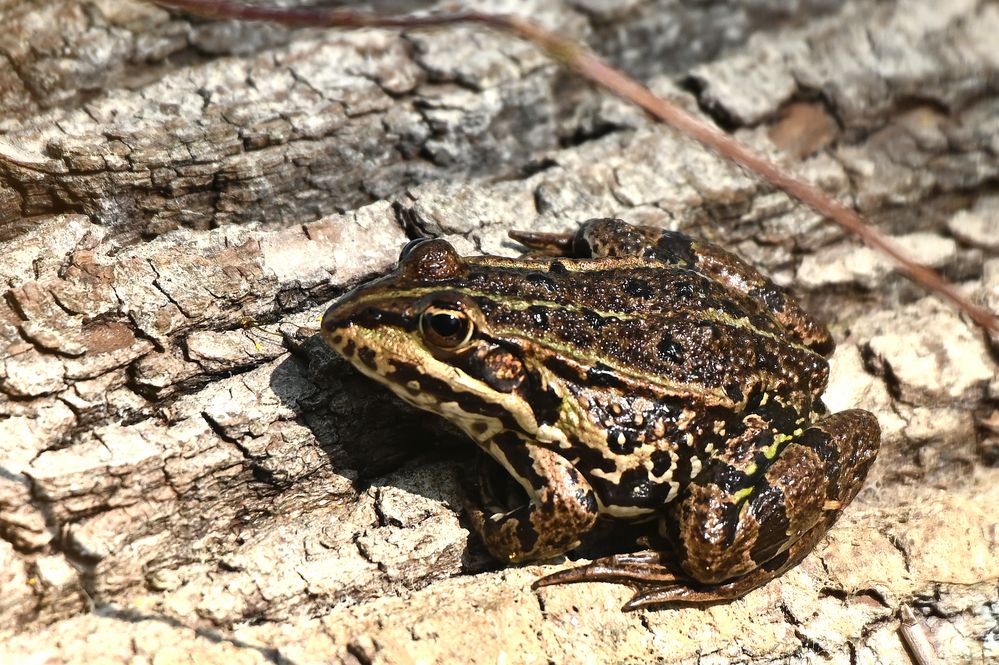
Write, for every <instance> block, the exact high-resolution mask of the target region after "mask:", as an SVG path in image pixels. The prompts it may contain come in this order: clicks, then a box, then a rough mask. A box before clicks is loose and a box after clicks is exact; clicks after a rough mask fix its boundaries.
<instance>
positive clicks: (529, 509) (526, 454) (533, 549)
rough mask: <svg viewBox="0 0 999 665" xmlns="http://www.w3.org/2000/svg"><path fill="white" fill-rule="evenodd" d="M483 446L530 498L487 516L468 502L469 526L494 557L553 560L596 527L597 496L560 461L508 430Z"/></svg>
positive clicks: (554, 455) (565, 461)
mask: <svg viewBox="0 0 999 665" xmlns="http://www.w3.org/2000/svg"><path fill="white" fill-rule="evenodd" d="M483 447H484V448H485V449H486V452H488V453H489V454H490V455H491V456H492V457H493V458H494V459H496V460H497V461H498V462H499V463H500V464H502V465H503V466H504V467H505V468H506V469H507V471H509V472H510V474H511V475H512V476H513V477H514V478H515V479H516V480H517V482H518V483H520V485H521V486H523V487H524V489H525V490H526V491H527V494H528V497H529V498H530V503H528V504H527V505H525V506H521V507H519V508H516V509H514V510H511V511H510V512H507V513H492V512H487V511H486V510H485V509H483V508H482V507H481V506H477V505H471V500H470V499H469V500H468V501H469V505H467V506H466V510H467V513H468V516H469V519H470V520H471V522H472V526H473V528H474V529H475V531H476V532H477V533H478V534H479V536H480V537H481V538H482V541H483V542H484V543H485V545H486V548H487V549H488V550H489V552H490V554H492V555H493V556H494V557H496V558H497V559H500V560H503V561H512V562H517V561H528V560H531V559H544V558H547V557H552V556H556V555H558V554H562V553H564V552H566V551H568V550H570V549H572V548H574V547H576V545H578V544H579V541H580V539H581V538H582V536H584V535H585V534H586V533H587V532H588V531H590V530H591V529H592V528H593V526H594V524H596V521H597V517H598V515H599V509H598V506H597V499H596V495H595V494H594V492H593V489H592V488H591V487H590V485H589V483H588V482H587V481H586V479H585V478H583V476H582V475H581V474H580V473H579V472H578V471H576V469H575V468H573V467H572V465H571V464H570V463H569V461H568V460H566V459H565V458H564V457H562V456H560V455H558V454H557V453H555V452H552V451H551V450H548V449H545V448H542V447H541V446H539V445H537V444H536V443H534V442H532V441H528V440H525V439H523V438H521V437H520V436H518V435H517V434H515V433H514V432H509V431H507V432H502V433H500V434H498V435H497V436H495V437H494V438H493V439H492V440H490V441H489V442H488V443H486V444H484V445H483Z"/></svg>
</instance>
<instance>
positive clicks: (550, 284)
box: [524, 272, 558, 291]
mask: <svg viewBox="0 0 999 665" xmlns="http://www.w3.org/2000/svg"><path fill="white" fill-rule="evenodd" d="M524 279H525V280H527V282H528V283H530V284H537V285H538V286H541V287H544V289H545V290H546V291H555V290H557V289H558V286H557V285H556V284H555V280H553V279H552V278H551V277H549V276H548V275H546V274H544V273H541V272H529V273H527V275H526V276H525V277H524Z"/></svg>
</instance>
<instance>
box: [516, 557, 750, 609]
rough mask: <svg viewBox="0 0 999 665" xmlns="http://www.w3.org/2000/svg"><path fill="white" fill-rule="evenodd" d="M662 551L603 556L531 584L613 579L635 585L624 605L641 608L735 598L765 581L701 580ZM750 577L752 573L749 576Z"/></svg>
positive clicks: (628, 607)
mask: <svg viewBox="0 0 999 665" xmlns="http://www.w3.org/2000/svg"><path fill="white" fill-rule="evenodd" d="M668 561H669V559H668V558H667V555H664V554H663V553H660V552H637V553H635V554H616V555H614V556H608V557H603V558H600V559H597V560H595V561H593V562H591V563H588V564H586V565H583V566H579V567H577V568H568V569H566V570H560V571H558V572H557V573H552V574H551V575H546V576H544V577H542V578H541V579H539V580H537V581H535V582H534V584H533V585H532V587H531V588H533V589H540V588H541V587H546V586H554V585H556V584H573V583H575V582H612V583H616V584H626V585H629V586H632V587H635V588H636V589H637V590H636V592H635V595H634V596H633V597H632V598H631V600H629V601H628V602H627V603H625V604H624V606H623V607H622V608H621V609H622V610H624V611H631V610H638V609H643V608H648V607H652V606H659V605H667V604H669V605H681V604H704V603H713V602H720V601H726V600H732V599H734V598H738V597H739V596H741V595H743V594H745V593H746V592H747V591H749V590H750V589H753V588H755V587H757V586H759V585H760V584H761V583H762V582H760V581H757V580H755V579H754V580H747V581H746V582H743V580H742V579H739V580H736V581H733V582H729V583H726V584H718V585H704V584H698V583H697V582H696V581H695V580H693V579H691V578H690V577H688V576H687V575H684V574H683V573H682V572H679V569H678V568H677V567H675V566H673V565H670V564H669V563H668ZM747 577H749V576H747Z"/></svg>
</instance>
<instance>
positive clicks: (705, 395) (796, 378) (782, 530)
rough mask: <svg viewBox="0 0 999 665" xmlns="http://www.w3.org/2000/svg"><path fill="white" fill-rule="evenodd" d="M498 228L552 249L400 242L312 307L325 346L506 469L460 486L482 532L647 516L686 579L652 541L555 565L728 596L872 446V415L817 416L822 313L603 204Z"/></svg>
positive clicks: (518, 549)
mask: <svg viewBox="0 0 999 665" xmlns="http://www.w3.org/2000/svg"><path fill="white" fill-rule="evenodd" d="M516 237H517V238H519V239H521V240H522V241H523V242H525V243H526V244H527V245H528V246H530V247H533V248H535V249H537V250H539V251H545V252H549V253H550V254H553V255H555V256H557V257H560V258H551V257H549V258H540V259H537V258H536V259H530V260H527V259H523V260H515V259H504V258H498V257H466V258H462V257H459V256H458V255H457V253H456V252H454V250H453V249H452V248H451V246H450V245H448V244H447V243H446V242H444V241H442V240H422V241H414V242H412V243H410V244H409V245H408V246H407V247H406V248H405V249H404V250H403V252H402V255H401V256H400V261H399V265H398V267H397V268H396V270H395V271H394V272H392V273H390V274H389V275H387V276H385V277H383V278H381V279H379V280H376V281H374V282H370V283H368V284H366V285H363V286H361V287H359V288H357V289H355V290H354V291H352V292H351V293H348V294H347V295H345V296H344V297H343V298H342V299H341V300H340V301H338V302H337V303H335V304H334V305H333V306H332V307H331V308H330V309H329V311H328V312H327V313H326V316H325V317H324V320H323V333H324V335H325V336H326V338H327V340H328V341H329V342H330V344H331V346H333V347H334V348H337V349H340V350H341V353H343V354H344V356H345V357H347V358H348V360H350V361H351V362H353V363H354V364H355V365H357V366H358V367H359V368H360V369H361V370H362V371H365V372H366V373H367V374H368V375H369V376H372V377H374V378H375V379H377V380H379V381H382V382H384V383H386V384H387V385H388V386H390V387H392V388H393V390H395V392H396V393H397V394H399V395H400V396H402V397H403V398H404V399H407V400H408V401H410V402H411V403H413V404H414V405H416V406H418V407H420V408H424V409H427V410H431V411H434V412H435V413H439V414H441V415H443V416H445V417H447V418H449V419H450V420H452V421H454V422H455V423H456V424H457V425H459V426H460V427H462V428H463V429H464V430H465V431H466V432H468V434H469V435H470V436H471V437H472V438H473V439H474V440H475V441H476V442H477V443H478V444H479V445H480V446H481V447H482V448H483V450H485V452H486V453H488V454H489V455H491V456H492V457H493V458H495V459H496V460H497V461H498V462H500V464H502V465H503V466H504V467H505V468H506V469H507V471H508V472H509V473H510V474H511V475H512V476H513V477H514V478H515V479H516V481H517V482H518V483H519V484H520V485H521V486H522V487H523V488H524V490H525V491H526V493H527V496H528V498H529V501H528V503H527V504H525V505H523V506H520V507H518V508H514V509H513V510H511V511H509V512H505V513H499V514H494V513H492V512H490V511H489V510H487V509H486V508H484V507H483V505H479V504H474V503H470V504H469V506H468V513H469V516H470V518H471V522H472V525H473V527H474V528H475V530H476V531H477V532H478V533H479V535H480V536H481V537H482V539H483V541H484V542H485V544H486V547H487V548H488V549H489V551H490V552H491V553H492V554H493V555H494V556H496V557H497V558H499V559H502V560H505V561H524V560H530V559H538V558H544V557H549V556H553V555H557V554H562V553H564V552H566V551H567V550H569V549H571V548H573V547H575V546H576V544H577V543H578V542H579V541H580V540H581V539H583V538H584V537H585V536H586V535H587V533H588V532H589V531H590V530H591V529H592V528H593V527H594V526H595V524H596V523H597V521H598V518H601V517H603V518H608V519H617V520H630V521H635V520H645V521H648V522H649V524H650V525H652V524H655V525H656V527H655V529H656V530H657V531H658V532H659V533H661V534H663V535H665V536H666V537H667V539H669V540H670V541H672V542H673V543H674V545H675V546H676V549H677V555H678V557H679V559H678V563H679V564H680V566H681V567H682V570H683V571H685V573H684V574H683V575H682V576H681V577H682V578H684V579H681V578H676V577H673V572H672V571H673V569H672V568H668V567H667V566H664V564H663V563H662V562H661V561H660V560H659V559H658V557H655V558H644V559H642V560H641V561H636V560H628V561H627V562H625V561H623V560H621V559H619V558H614V559H610V560H603V561H602V562H598V563H597V564H594V566H595V567H589V568H583V569H580V570H579V572H578V573H566V574H560V575H558V576H556V578H553V580H554V582H568V581H579V580H584V579H606V580H618V581H620V580H621V579H622V578H623V579H624V580H625V581H631V582H637V583H642V584H653V585H655V588H654V589H653V590H652V591H647V592H645V593H643V594H640V595H639V596H636V598H635V599H634V600H633V605H634V606H636V607H637V606H642V605H645V604H649V603H656V602H672V601H683V602H707V601H711V600H719V599H724V598H733V597H737V596H739V595H741V594H743V593H745V592H747V591H749V590H750V589H752V588H755V587H756V586H759V585H760V584H763V583H764V582H766V581H767V580H769V579H771V578H773V577H774V576H775V575H778V574H780V573H781V572H782V571H784V570H786V569H787V568H788V567H789V566H792V565H794V564H795V563H796V562H797V561H799V560H800V559H801V557H803V556H804V555H805V554H807V552H808V551H809V550H810V549H811V547H812V546H813V545H814V542H815V541H816V540H817V539H818V538H819V537H821V535H822V534H823V533H824V532H825V530H826V529H828V527H829V526H830V525H831V524H832V522H833V521H834V519H835V517H836V516H837V515H838V514H839V512H840V511H841V510H842V508H843V507H844V506H845V505H846V504H847V503H849V501H850V500H851V499H852V498H853V496H854V495H855V494H856V491H857V489H858V488H859V487H860V483H861V482H862V481H863V478H864V476H865V475H866V471H867V466H868V465H869V463H870V460H872V459H873V457H874V455H875V454H876V451H877V447H878V428H877V423H876V421H874V419H873V417H871V416H870V415H869V414H864V413H863V412H848V413H847V414H837V415H834V416H832V417H829V418H826V417H825V416H824V415H822V414H824V413H825V407H824V406H823V405H822V402H821V399H820V397H821V394H822V391H823V390H824V389H825V385H826V381H827V378H828V373H829V370H828V366H827V364H826V361H825V358H824V354H826V353H828V352H829V351H831V349H832V341H831V338H830V337H829V334H828V332H827V331H826V330H825V328H824V327H823V326H821V325H820V324H818V323H817V322H815V321H812V320H811V319H810V318H809V317H808V316H807V315H806V314H805V313H804V312H803V311H802V310H801V309H800V308H799V307H798V305H797V304H796V303H794V301H793V300H792V299H791V298H790V297H789V296H788V295H787V294H786V293H784V292H783V291H782V290H781V289H780V288H779V287H777V286H776V285H774V284H773V283H772V282H771V281H770V280H769V279H767V278H766V277H764V276H763V275H762V274H760V273H759V272H757V271H756V270H754V269H753V268H752V267H750V266H749V265H747V264H746V263H744V262H742V261H741V260H740V259H738V258H737V257H735V256H733V255H731V254H729V253H728V252H726V251H725V250H722V249H720V248H718V247H715V246H713V245H710V244H707V243H703V242H698V241H694V240H692V239H690V238H688V237H686V236H683V235H681V234H678V233H672V232H663V231H658V230H653V229H648V228H644V227H634V226H630V225H628V224H625V223H624V222H621V221H619V220H608V219H603V220H591V221H589V222H586V223H584V224H583V225H582V226H581V227H580V230H579V232H577V233H576V234H565V235H560V234H531V233H526V234H517V236H516ZM355 346H356V348H357V349H359V351H357V352H355V353H353V354H352V353H351V350H352V349H353V348H354V347H355ZM858 414H862V415H858ZM483 498H484V499H485V497H483ZM483 504H484V505H489V504H491V502H490V501H488V500H484V501H483ZM657 518H658V519H657ZM667 578H668V579H669V580H670V581H669V582H666V581H664V580H666V579H667ZM686 578H689V579H686ZM546 583H547V582H546Z"/></svg>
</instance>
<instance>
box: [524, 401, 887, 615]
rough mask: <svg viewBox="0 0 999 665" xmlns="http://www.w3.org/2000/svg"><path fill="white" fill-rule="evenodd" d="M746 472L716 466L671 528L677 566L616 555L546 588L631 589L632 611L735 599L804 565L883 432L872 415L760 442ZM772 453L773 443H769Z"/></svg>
mask: <svg viewBox="0 0 999 665" xmlns="http://www.w3.org/2000/svg"><path fill="white" fill-rule="evenodd" d="M757 437H758V439H757V441H758V443H759V444H762V445H761V446H760V447H758V451H759V452H758V454H757V455H755V456H754V458H753V459H752V460H747V463H746V464H745V465H740V466H742V468H737V467H734V466H732V465H728V464H725V463H721V462H719V463H716V464H715V465H714V466H713V468H712V470H711V471H710V472H708V473H707V475H706V476H705V477H703V478H702V477H698V478H697V480H696V483H694V484H691V485H690V486H689V488H688V491H687V493H686V496H685V497H684V499H683V500H682V501H681V503H680V504H678V505H677V508H676V509H675V510H674V511H672V512H671V513H670V514H669V515H668V517H667V518H664V519H665V520H668V521H666V522H665V523H664V525H663V526H664V530H665V531H666V532H668V533H671V534H672V539H673V540H674V541H675V543H676V545H677V551H676V552H675V553H674V554H675V556H676V558H677V559H678V561H677V563H678V564H679V566H680V567H681V568H682V570H681V571H678V570H677V566H676V565H672V566H671V565H670V562H669V561H668V559H667V558H666V556H665V555H664V554H662V553H658V552H642V553H638V554H628V555H618V556H614V557H607V558H605V559H600V560H597V561H594V562H593V563H592V564H590V565H588V566H584V567H582V568H577V569H572V570H566V571H563V572H561V573H556V574H554V575H550V576H548V577H545V578H543V579H541V580H539V581H538V582H537V583H536V586H545V585H549V584H560V583H564V582H581V581H613V582H624V583H630V584H634V585H636V586H638V587H639V589H640V591H639V592H638V593H637V594H636V595H635V597H634V598H632V600H631V601H630V602H629V603H628V604H627V605H626V606H625V609H637V608H641V607H647V606H650V605H660V604H663V603H677V602H679V603H706V602H716V601H723V600H731V599H734V598H738V597H740V596H742V595H744V594H746V593H748V592H749V591H751V590H753V589H755V588H757V587H759V586H761V585H763V584H765V583H766V582H768V581H770V580H771V579H773V578H775V577H777V576H778V575H781V574H782V573H784V572H785V571H786V570H788V569H789V568H791V567H793V566H795V565H797V564H798V563H799V562H800V561H801V560H802V559H803V558H804V557H805V556H806V555H807V554H808V553H809V552H810V551H811V550H812V548H813V547H815V545H816V543H817V542H818V541H819V539H821V538H822V536H823V535H825V533H826V531H828V529H829V527H830V526H832V524H833V522H835V521H836V518H837V517H839V515H840V513H841V512H842V510H843V508H845V507H846V505H847V504H849V503H850V501H851V500H852V499H853V497H854V496H855V495H856V494H857V492H858V491H859V489H860V486H861V484H862V483H863V480H864V477H865V476H866V475H867V470H868V469H869V467H870V465H871V463H872V462H873V461H874V458H875V456H876V455H877V450H878V443H879V437H880V430H879V427H878V424H877V420H876V419H875V418H874V416H872V415H871V414H870V413H867V412H866V411H859V410H857V411H844V412H841V413H837V414H833V415H831V416H828V417H826V418H824V419H823V420H822V421H820V422H819V423H817V424H816V425H814V426H812V427H809V428H808V429H806V430H804V431H803V432H801V433H799V434H797V435H796V436H794V437H793V438H791V439H787V440H783V441H782V440H781V439H780V438H777V439H775V438H774V436H773V434H772V433H769V432H768V431H764V432H759V433H758V434H757ZM768 440H769V441H770V443H767V441H768Z"/></svg>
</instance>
